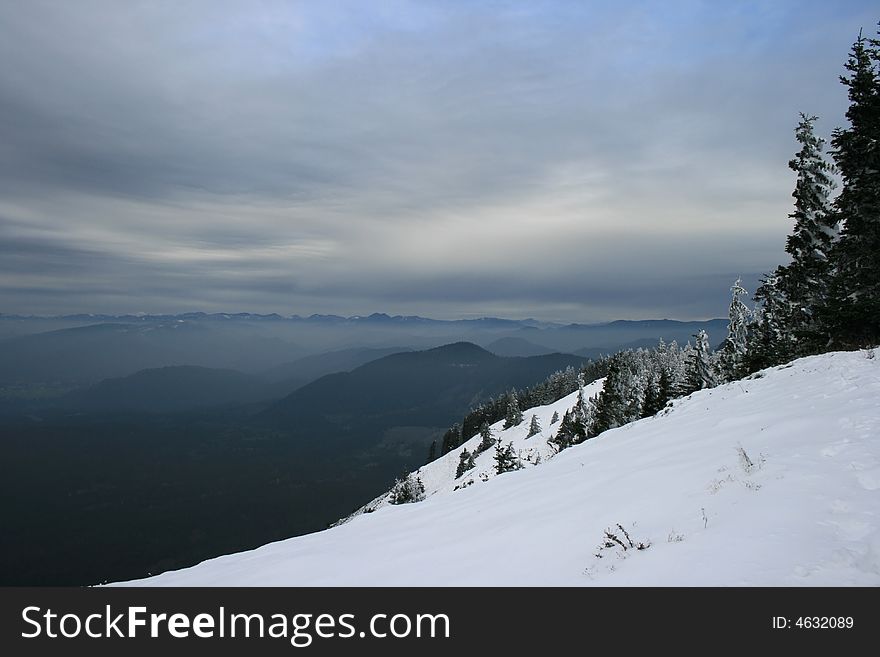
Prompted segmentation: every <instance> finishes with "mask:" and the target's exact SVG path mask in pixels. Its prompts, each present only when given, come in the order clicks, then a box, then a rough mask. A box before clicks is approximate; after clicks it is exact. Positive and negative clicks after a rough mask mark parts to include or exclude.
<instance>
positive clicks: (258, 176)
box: [0, 0, 880, 321]
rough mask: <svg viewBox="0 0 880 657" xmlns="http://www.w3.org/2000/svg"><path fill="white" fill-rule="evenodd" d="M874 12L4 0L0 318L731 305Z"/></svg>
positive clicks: (703, 309)
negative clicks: (804, 122) (803, 129)
mask: <svg viewBox="0 0 880 657" xmlns="http://www.w3.org/2000/svg"><path fill="white" fill-rule="evenodd" d="M878 18H880V16H878V15H877V12H876V5H874V3H873V2H867V1H865V2H856V1H846V0H844V1H837V2H833V3H832V2H827V0H822V1H819V2H810V1H804V0H800V1H797V2H795V1H792V2H788V1H774V2H725V3H720V2H710V1H706V2H696V1H694V2H691V1H684V0H682V1H675V2H659V1H658V2H626V3H621V2H612V1H610V0H609V1H608V2H589V1H587V0H584V1H582V2H564V1H559V2H538V1H534V0H533V1H529V2H488V1H486V2H479V1H469V2H464V1H461V2H455V1H449V0H446V1H439V0H438V1H437V2H430V1H427V0H426V1H418V2H415V1H413V2H407V1H403V0H401V1H393V0H392V1H379V0H375V1H370V2H367V1H363V0H361V1H352V2H318V1H317V0H315V1H312V2H293V1H278V2H273V1H261V2H257V1H247V2H245V1H244V0H241V1H240V2H231V1H230V2H221V1H217V0H212V1H210V2H208V1H206V2H194V1H190V2H171V1H169V2H134V1H132V2H116V1H114V0H107V1H106V2H93V1H90V0H78V1H77V2H65V1H63V0H57V1H55V2H41V1H36V0H29V1H28V2H16V1H13V0H0V312H4V313H35V314H61V313H69V312H80V311H82V312H111V313H121V312H177V311H186V310H204V311H232V312H237V311H251V312H278V313H282V314H292V313H298V314H310V313H313V312H320V313H338V314H345V315H349V314H364V313H370V312H374V311H384V312H388V313H402V314H422V315H427V316H433V317H470V316H479V315H498V316H507V317H527V316H533V317H538V318H543V319H557V320H577V321H599V320H604V319H613V318H644V317H675V318H681V319H689V318H703V317H710V316H723V315H724V314H725V313H726V303H727V296H728V288H729V286H730V283H731V282H732V279H734V278H736V277H737V276H739V275H741V276H743V278H744V280H745V281H747V286H748V285H753V283H754V281H755V279H756V278H757V276H758V275H759V274H760V272H762V271H765V270H767V269H770V268H772V267H773V266H775V264H777V263H779V262H781V261H782V259H783V258H784V252H783V244H784V238H785V235H786V233H787V231H788V228H789V222H788V219H787V214H788V212H789V211H790V208H791V197H790V194H791V190H792V189H793V181H794V178H793V174H792V173H791V172H790V171H789V170H788V168H787V166H786V163H787V161H788V159H789V158H790V157H791V156H792V154H793V153H794V151H795V150H796V144H795V142H794V137H793V129H794V126H795V123H796V121H797V113H798V112H799V111H808V112H811V113H814V114H818V115H819V116H820V121H819V123H818V127H819V129H820V130H821V131H822V132H823V133H825V134H828V133H830V131H831V130H832V129H833V128H834V127H835V126H836V125H840V124H842V123H843V120H844V118H843V113H844V111H845V108H846V98H845V89H844V88H843V87H842V85H840V84H838V82H837V76H838V75H839V74H840V73H841V72H842V71H843V69H842V64H843V62H844V61H845V59H846V56H847V53H848V51H849V48H850V45H851V44H852V41H853V39H854V37H855V36H856V35H857V33H858V30H859V28H860V27H864V28H865V30H866V32H867V33H873V30H874V26H875V25H876V21H877V19H878ZM750 291H751V290H750Z"/></svg>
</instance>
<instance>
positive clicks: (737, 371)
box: [652, 279, 752, 415]
mask: <svg viewBox="0 0 880 657" xmlns="http://www.w3.org/2000/svg"><path fill="white" fill-rule="evenodd" d="M741 283H742V281H741V280H740V279H737V280H736V283H734V284H733V286H732V287H731V288H730V293H731V296H732V298H731V300H730V308H729V310H728V313H727V314H728V318H729V322H728V324H727V337H726V338H725V339H724V344H723V345H722V346H721V354H720V364H721V369H722V372H723V374H724V378H725V379H726V380H728V381H733V380H735V379H738V378H739V377H740V376H742V375H743V374H744V372H743V362H744V360H745V357H746V353H747V351H748V341H749V335H748V331H749V324H750V323H751V320H752V312H751V311H750V310H749V309H748V307H747V306H746V305H745V304H744V303H743V302H742V300H741V299H740V297H742V296H745V295H746V294H748V292H747V291H746V289H745V288H744V287H743V286H742V285H741ZM664 405H665V402H664ZM661 408H662V406H661ZM654 412H656V411H654ZM652 415H653V413H652Z"/></svg>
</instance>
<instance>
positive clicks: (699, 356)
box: [687, 329, 717, 392]
mask: <svg viewBox="0 0 880 657" xmlns="http://www.w3.org/2000/svg"><path fill="white" fill-rule="evenodd" d="M694 340H695V342H694V350H693V352H692V353H691V359H690V362H689V363H688V380H687V383H688V389H689V390H690V391H691V392H695V391H697V390H702V389H703V388H714V387H715V386H716V385H717V379H716V377H715V371H714V370H715V368H714V366H713V363H712V350H711V348H710V347H709V336H708V334H707V333H706V331H705V330H704V329H700V330H699V332H698V333H697V334H696V335H695V336H694Z"/></svg>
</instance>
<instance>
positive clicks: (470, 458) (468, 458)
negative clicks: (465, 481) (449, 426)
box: [455, 448, 476, 479]
mask: <svg viewBox="0 0 880 657" xmlns="http://www.w3.org/2000/svg"><path fill="white" fill-rule="evenodd" d="M475 467H476V464H475V463H474V455H473V454H471V453H470V452H469V451H467V449H466V448H465V449H463V450H461V454H460V455H459V457H458V467H457V468H456V470H455V478H456V479H458V478H459V477H461V476H462V475H463V474H464V473H465V472H468V471H469V470H473V469H474V468H475Z"/></svg>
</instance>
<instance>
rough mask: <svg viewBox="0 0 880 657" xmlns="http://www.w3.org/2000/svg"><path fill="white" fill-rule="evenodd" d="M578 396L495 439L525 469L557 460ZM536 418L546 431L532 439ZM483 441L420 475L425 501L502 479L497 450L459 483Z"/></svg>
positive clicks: (533, 411) (596, 384)
mask: <svg viewBox="0 0 880 657" xmlns="http://www.w3.org/2000/svg"><path fill="white" fill-rule="evenodd" d="M604 381H605V379H598V380H596V381H593V382H592V383H588V384H587V385H585V386H584V387H583V395H584V399H590V398H592V397H595V396H596V395H598V394H599V392H601V390H602V385H603V383H604ZM577 396H578V393H577V392H573V393H571V394H570V395H568V396H566V397H563V398H562V399H560V400H559V401H557V402H554V403H552V404H547V405H546V406H538V407H536V408H530V409H528V410H527V411H525V412H524V413H523V418H524V420H523V423H522V424H520V425H519V426H516V427H511V428H510V429H504V428H503V427H504V420H499V421H498V422H496V423H495V424H493V425H491V426H490V427H489V428H490V429H491V430H492V436H493V437H495V438H497V439H499V440H500V441H501V444H502V445H507V444H508V443H513V448H514V449H515V450H516V452H517V454H518V456H519V458H520V461H521V462H522V465H523V468H529V467H534V466H536V465H541V464H543V463H544V462H546V461H547V459H550V458H553V457H554V456H555V455H556V448H555V447H553V446H552V445H551V444H550V443H548V442H547V441H548V439H550V438H551V437H553V436H554V435H556V431H557V430H558V429H559V421H560V420H561V419H562V416H563V415H564V414H565V412H566V411H567V410H569V409H570V408H572V407H573V406H574V405H575V402H576V400H577ZM554 413H555V414H557V415H558V416H559V420H557V421H556V422H555V423H553V424H551V422H550V421H551V420H552V419H553V415H554ZM532 415H535V416H536V417H537V418H538V423H539V424H540V426H541V429H542V431H541V433H539V434H537V435H534V436H532V437H531V438H529V437H528V433H529V424H530V422H531V418H532ZM480 441H481V438H480V435H479V434H477V435H475V436H472V437H471V438H470V439H469V440H467V441H465V442H464V443H462V444H461V445H460V446H459V447H457V448H456V449H454V450H452V451H451V452H449V453H447V454H444V455H443V456H441V457H440V458H439V459H437V460H435V461H432V462H431V463H428V464H427V465H425V466H422V467H421V468H420V469H419V470H417V471H416V473H417V474H418V477H419V479H421V481H422V484H423V485H424V486H425V497H432V496H435V495H447V494H449V493H452V492H456V491H457V490H458V489H460V488H464V487H466V486H472V485H474V484H483V483H486V482H488V481H489V480H490V479H493V478H495V477H496V476H498V475H496V474H495V450H494V449H489V450H486V451H485V452H483V453H482V454H479V455H478V456H476V457H475V458H474V464H475V466H476V467H475V468H474V469H473V470H471V471H469V472H466V473H465V474H463V475H462V476H461V477H460V478H459V479H456V478H455V472H456V470H457V469H458V462H459V457H460V456H461V453H462V451H463V450H465V449H466V450H468V451H469V452H471V453H474V452H476V449H477V446H478V445H479V444H480ZM388 497H389V494H388V493H385V494H383V495H380V496H379V497H377V498H376V499H374V500H373V501H371V502H370V503H368V504H366V505H364V506H363V507H362V508H361V509H359V510H358V511H356V512H355V513H354V514H353V515H352V516H351V517H350V518H346V519H345V520H344V521H342V522H347V521H349V520H350V519H351V518H354V517H356V516H358V515H360V514H361V513H363V511H364V510H365V509H369V510H370V512H373V511H376V510H378V509H380V508H382V507H384V506H390V503H389V502H388Z"/></svg>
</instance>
